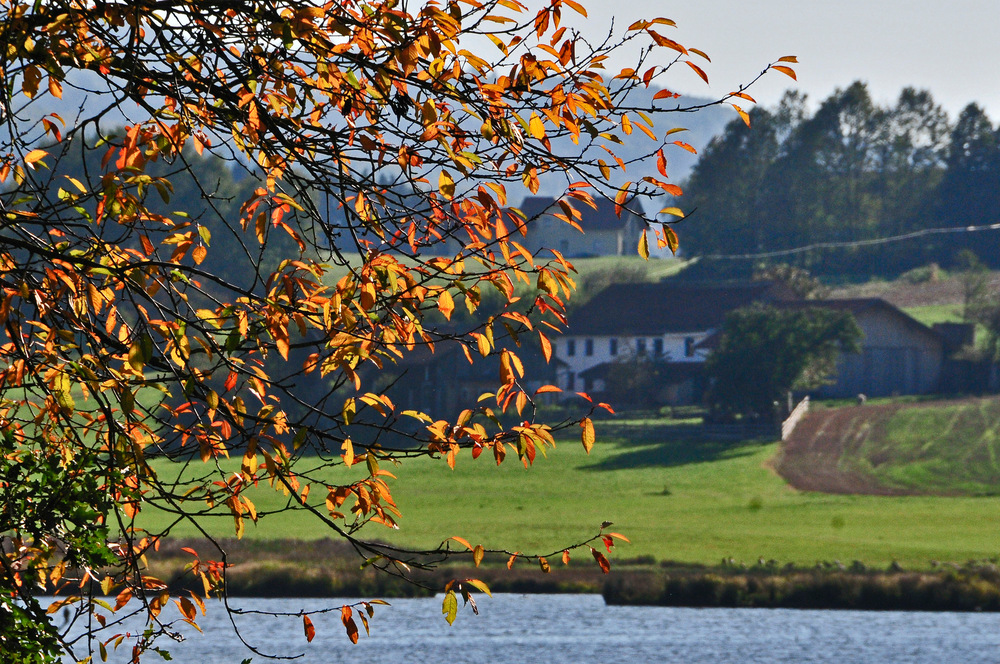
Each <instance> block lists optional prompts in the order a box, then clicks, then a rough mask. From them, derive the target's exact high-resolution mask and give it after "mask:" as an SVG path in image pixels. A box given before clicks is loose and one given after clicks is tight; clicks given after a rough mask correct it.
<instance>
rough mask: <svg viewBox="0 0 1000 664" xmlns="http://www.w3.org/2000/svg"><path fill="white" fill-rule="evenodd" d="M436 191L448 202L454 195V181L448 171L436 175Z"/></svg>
mask: <svg viewBox="0 0 1000 664" xmlns="http://www.w3.org/2000/svg"><path fill="white" fill-rule="evenodd" d="M438 190H439V191H440V192H441V195H442V196H444V197H445V198H446V199H448V200H449V201H450V200H451V199H452V197H453V196H454V195H455V180H453V179H452V177H451V173H449V172H448V171H445V170H442V171H441V173H440V175H438Z"/></svg>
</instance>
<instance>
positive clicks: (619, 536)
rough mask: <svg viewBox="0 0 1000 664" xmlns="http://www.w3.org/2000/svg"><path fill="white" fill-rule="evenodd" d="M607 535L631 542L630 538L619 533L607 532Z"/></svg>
mask: <svg viewBox="0 0 1000 664" xmlns="http://www.w3.org/2000/svg"><path fill="white" fill-rule="evenodd" d="M608 537H614V538H615V539H620V540H621V541H623V542H628V543H629V544H631V543H632V540H630V539H629V538H627V537H625V536H624V535H622V534H621V533H608Z"/></svg>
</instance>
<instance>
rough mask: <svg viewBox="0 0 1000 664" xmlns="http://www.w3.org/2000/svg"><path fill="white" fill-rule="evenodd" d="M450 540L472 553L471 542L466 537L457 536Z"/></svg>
mask: <svg viewBox="0 0 1000 664" xmlns="http://www.w3.org/2000/svg"><path fill="white" fill-rule="evenodd" d="M448 539H451V540H455V541H456V542H458V543H459V544H461V545H462V546H464V547H465V548H466V549H468V550H469V551H472V545H471V544H469V540H467V539H465V538H464V537H459V536H458V535H455V536H454V537H449V538H448Z"/></svg>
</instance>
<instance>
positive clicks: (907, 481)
mask: <svg viewBox="0 0 1000 664" xmlns="http://www.w3.org/2000/svg"><path fill="white" fill-rule="evenodd" d="M775 467H776V470H777V471H778V473H779V474H780V475H781V476H782V477H784V478H785V479H786V480H787V481H788V482H789V483H791V484H792V486H794V487H796V488H798V489H802V490H806V491H821V492H825V493H851V494H869V495H916V494H927V495H997V494H1000V399H998V398H997V397H989V398H965V399H952V400H941V401H925V402H918V403H906V404H903V403H892V404H875V405H865V406H847V407H844V408H834V409H824V408H818V409H816V410H814V411H812V412H810V413H809V414H808V415H807V416H806V417H805V418H804V419H803V420H802V422H800V423H799V426H798V427H796V429H795V431H794V433H793V434H792V436H791V437H790V438H789V440H787V441H786V442H785V444H784V445H783V446H782V452H781V454H780V456H779V458H778V459H777V460H776V463H775Z"/></svg>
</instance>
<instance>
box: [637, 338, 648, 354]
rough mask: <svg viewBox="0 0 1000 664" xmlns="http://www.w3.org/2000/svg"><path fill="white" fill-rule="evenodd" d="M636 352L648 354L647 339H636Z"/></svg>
mask: <svg viewBox="0 0 1000 664" xmlns="http://www.w3.org/2000/svg"><path fill="white" fill-rule="evenodd" d="M635 352H637V353H645V352H646V340H645V339H636V340H635Z"/></svg>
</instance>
